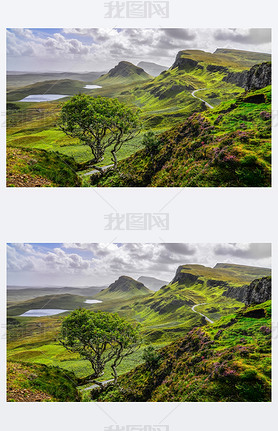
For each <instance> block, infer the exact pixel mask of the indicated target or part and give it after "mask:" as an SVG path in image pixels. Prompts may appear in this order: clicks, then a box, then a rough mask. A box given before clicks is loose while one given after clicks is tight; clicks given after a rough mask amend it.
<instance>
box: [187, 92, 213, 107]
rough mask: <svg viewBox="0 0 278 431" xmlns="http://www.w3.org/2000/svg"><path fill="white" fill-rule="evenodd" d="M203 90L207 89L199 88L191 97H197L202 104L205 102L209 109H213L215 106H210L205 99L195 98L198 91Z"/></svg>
mask: <svg viewBox="0 0 278 431" xmlns="http://www.w3.org/2000/svg"><path fill="white" fill-rule="evenodd" d="M201 90H206V88H199V89H198V90H194V91H192V93H191V96H193V97H195V99H199V100H201V102H204V103H205V104H206V106H207V107H208V108H210V109H213V106H212V105H210V104H209V103H208V102H206V101H205V100H204V99H201V98H200V97H197V96H195V93H197V91H201Z"/></svg>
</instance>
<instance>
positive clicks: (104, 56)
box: [7, 28, 271, 72]
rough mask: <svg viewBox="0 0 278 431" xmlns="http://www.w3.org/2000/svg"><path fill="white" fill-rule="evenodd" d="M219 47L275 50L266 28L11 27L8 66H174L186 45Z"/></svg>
mask: <svg viewBox="0 0 278 431" xmlns="http://www.w3.org/2000/svg"><path fill="white" fill-rule="evenodd" d="M217 48H233V49H243V50H248V51H257V52H267V53H270V52H271V30H270V29H265V28H247V29H242V28H241V29H237V28H226V29H215V28H214V29H204V28H202V29H196V28H194V29H187V28H174V29H173V28H165V29H163V28H137V29H134V28H123V29H119V28H90V29H84V28H82V29H78V28H74V29H70V28H64V29H61V28H51V29H46V28H42V29H23V28H14V29H7V70H8V71H32V72H51V71H52V72H54V71H56V72H59V71H67V72H88V71H108V70H109V69H111V68H112V67H114V66H115V65H116V64H118V63H119V61H122V60H125V61H130V62H132V63H134V64H137V63H138V62H140V61H152V62H155V63H158V64H162V65H163V66H167V67H169V66H171V65H172V64H173V62H174V60H175V57H176V54H177V53H178V51H180V50H182V49H202V50H204V51H209V52H214V51H215V49H217Z"/></svg>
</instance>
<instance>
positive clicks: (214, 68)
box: [207, 64, 228, 73]
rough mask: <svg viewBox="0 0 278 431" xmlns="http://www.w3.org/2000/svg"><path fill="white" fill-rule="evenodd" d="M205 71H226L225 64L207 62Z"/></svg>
mask: <svg viewBox="0 0 278 431" xmlns="http://www.w3.org/2000/svg"><path fill="white" fill-rule="evenodd" d="M207 71H208V72H213V73H215V72H221V73H228V69H227V67H225V66H218V65H216V64H208V65H207Z"/></svg>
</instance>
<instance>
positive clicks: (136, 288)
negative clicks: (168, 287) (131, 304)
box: [96, 275, 152, 300]
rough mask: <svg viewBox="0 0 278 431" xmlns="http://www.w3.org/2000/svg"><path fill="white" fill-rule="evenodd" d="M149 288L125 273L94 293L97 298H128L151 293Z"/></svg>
mask: <svg viewBox="0 0 278 431" xmlns="http://www.w3.org/2000/svg"><path fill="white" fill-rule="evenodd" d="M151 294H152V291H151V290H149V289H148V288H147V287H146V286H144V284H143V283H140V282H138V281H136V280H134V279H133V278H131V277H127V276H125V275H123V276H121V277H120V278H119V279H118V280H116V281H115V282H114V283H112V284H111V285H110V286H109V287H108V288H107V289H104V290H102V291H101V292H99V293H98V294H97V295H96V298H98V299H107V298H108V299H109V300H112V299H121V298H123V299H128V298H132V297H137V296H145V295H151Z"/></svg>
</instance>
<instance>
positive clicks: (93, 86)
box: [83, 84, 102, 90]
mask: <svg viewBox="0 0 278 431" xmlns="http://www.w3.org/2000/svg"><path fill="white" fill-rule="evenodd" d="M83 88H86V89H87V90H92V89H93V88H102V86H101V85H93V84H92V85H91V84H89V85H85V87H83Z"/></svg>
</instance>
